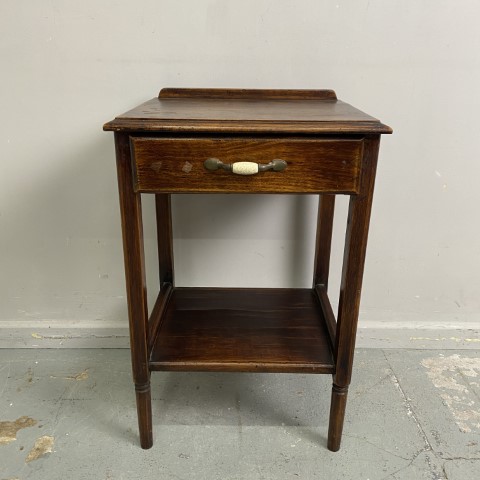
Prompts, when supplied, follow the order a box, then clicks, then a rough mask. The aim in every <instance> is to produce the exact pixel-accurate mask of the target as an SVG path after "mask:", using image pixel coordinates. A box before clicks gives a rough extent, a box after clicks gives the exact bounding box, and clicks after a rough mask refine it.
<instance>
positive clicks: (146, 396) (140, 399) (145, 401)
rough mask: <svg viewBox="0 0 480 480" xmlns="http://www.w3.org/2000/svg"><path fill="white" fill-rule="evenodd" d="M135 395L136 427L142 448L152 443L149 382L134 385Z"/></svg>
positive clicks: (149, 446)
mask: <svg viewBox="0 0 480 480" xmlns="http://www.w3.org/2000/svg"><path fill="white" fill-rule="evenodd" d="M135 394H136V397H137V414H138V428H139V430H140V446H141V447H142V448H144V449H148V448H151V447H152V445H153V433H152V400H151V393H150V382H148V383H145V384H142V385H135Z"/></svg>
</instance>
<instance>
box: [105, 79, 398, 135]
mask: <svg viewBox="0 0 480 480" xmlns="http://www.w3.org/2000/svg"><path fill="white" fill-rule="evenodd" d="M103 128H104V130H106V131H126V132H129V131H130V132H132V131H135V132H174V133H175V132H178V133H185V132H187V133H195V132H209V133H259V134H265V133H291V134H295V133H297V134H303V133H310V134H338V133H342V134H343V133H347V134H348V133H350V134H383V133H392V129H391V128H390V127H388V126H387V125H384V124H383V123H381V122H380V121H379V120H377V119H376V118H374V117H371V116H370V115H367V114H366V113H363V112H362V111H360V110H358V109H356V108H355V107H352V106H351V105H349V104H348V103H345V102H342V101H341V100H338V99H337V96H336V94H335V92H334V91H333V90H242V89H188V88H178V89H177V88H164V89H162V90H161V91H160V93H159V95H158V98H153V99H151V100H149V101H147V102H145V103H143V104H141V105H139V106H138V107H136V108H134V109H132V110H130V111H128V112H126V113H124V114H122V115H119V116H118V117H116V118H115V119H114V120H112V121H111V122H108V123H106V124H105V125H104V127H103Z"/></svg>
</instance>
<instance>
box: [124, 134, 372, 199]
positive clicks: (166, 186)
mask: <svg viewBox="0 0 480 480" xmlns="http://www.w3.org/2000/svg"><path fill="white" fill-rule="evenodd" d="M131 149H132V156H133V161H134V165H135V171H136V173H135V189H136V191H137V192H162V193H198V192H205V193H254V192H258V193H262V192H265V193H357V192H358V183H359V174H360V164H361V158H362V151H363V141H362V140H361V139H360V140H353V139H352V140H339V139H315V140H313V139H301V138H292V139H275V138H271V139H256V138H181V139H179V138H158V137H157V138H153V137H131ZM209 158H215V159H218V160H219V161H220V162H221V164H223V165H224V166H221V167H220V168H218V169H217V170H214V171H212V170H208V169H207V168H206V167H205V161H206V160H207V159H209ZM273 160H283V161H285V162H286V168H284V169H283V170H282V171H274V170H267V171H259V172H258V173H255V174H252V175H242V174H240V175H239V174H236V173H233V172H232V171H231V169H230V165H232V164H234V163H236V162H254V163H258V164H260V165H266V164H269V163H270V162H272V161H273ZM242 167H243V168H242ZM251 167H252V165H245V164H242V165H241V166H238V165H237V167H236V168H234V170H237V171H240V172H243V173H245V172H246V171H248V170H251ZM260 170H262V168H260Z"/></svg>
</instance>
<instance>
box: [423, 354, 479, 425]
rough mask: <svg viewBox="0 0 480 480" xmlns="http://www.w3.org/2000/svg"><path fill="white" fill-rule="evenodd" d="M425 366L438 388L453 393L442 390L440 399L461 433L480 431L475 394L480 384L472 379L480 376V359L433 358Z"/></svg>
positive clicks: (453, 356) (456, 356) (452, 356)
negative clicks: (476, 387) (475, 389)
mask: <svg viewBox="0 0 480 480" xmlns="http://www.w3.org/2000/svg"><path fill="white" fill-rule="evenodd" d="M422 365H423V366H424V367H425V368H426V369H427V375H428V377H429V378H430V380H431V381H432V383H433V385H435V387H437V388H439V389H442V390H450V391H451V392H450V393H449V392H446V391H442V393H441V394H440V397H441V398H442V400H443V403H444V404H445V405H446V406H447V407H448V409H449V410H450V412H451V413H452V415H453V418H454V419H455V422H456V423H457V425H458V427H459V428H460V430H461V431H462V432H466V433H470V432H472V431H480V411H479V410H478V408H477V409H475V408H474V406H475V400H476V398H477V397H476V395H475V392H474V391H473V392H472V391H471V387H474V386H476V385H477V382H475V381H471V380H470V379H471V378H472V379H473V378H476V377H478V375H479V374H480V358H475V357H474V358H471V357H463V358H462V357H460V355H458V354H455V355H450V356H449V357H444V356H440V357H429V358H425V359H424V360H422ZM452 392H454V393H452Z"/></svg>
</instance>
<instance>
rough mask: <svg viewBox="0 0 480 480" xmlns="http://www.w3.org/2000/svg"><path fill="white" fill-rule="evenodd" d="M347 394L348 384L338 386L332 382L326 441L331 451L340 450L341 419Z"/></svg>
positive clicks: (343, 414) (343, 416)
mask: <svg viewBox="0 0 480 480" xmlns="http://www.w3.org/2000/svg"><path fill="white" fill-rule="evenodd" d="M347 394H348V386H346V387H339V386H338V385H335V384H333V386H332V400H331V404H330V423H329V426H328V443H327V447H328V449H329V450H331V451H332V452H338V450H340V443H341V441H342V431H343V420H344V418H345V407H346V405H347Z"/></svg>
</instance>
